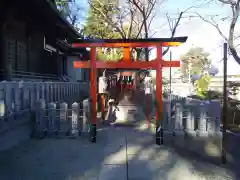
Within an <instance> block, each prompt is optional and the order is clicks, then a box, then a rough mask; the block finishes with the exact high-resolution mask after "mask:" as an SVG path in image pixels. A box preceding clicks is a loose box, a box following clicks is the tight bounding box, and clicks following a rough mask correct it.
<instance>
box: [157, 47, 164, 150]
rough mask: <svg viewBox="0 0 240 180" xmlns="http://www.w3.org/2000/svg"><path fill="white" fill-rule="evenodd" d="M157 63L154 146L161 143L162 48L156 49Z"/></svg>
mask: <svg viewBox="0 0 240 180" xmlns="http://www.w3.org/2000/svg"><path fill="white" fill-rule="evenodd" d="M157 61H158V67H157V68H156V101H157V102H156V103H157V107H156V113H157V114H156V144H158V145H160V144H162V143H163V129H162V127H161V122H160V120H161V119H162V65H161V61H162V47H161V46H158V47H157Z"/></svg>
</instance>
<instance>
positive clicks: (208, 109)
mask: <svg viewBox="0 0 240 180" xmlns="http://www.w3.org/2000/svg"><path fill="white" fill-rule="evenodd" d="M171 99H172V100H171V101H170V100H169V99H165V100H164V101H163V120H162V121H161V124H162V127H163V137H161V138H163V142H164V143H166V144H168V143H173V144H174V145H177V146H180V147H182V148H183V149H185V150H191V151H194V152H195V153H198V154H199V155H206V156H207V157H216V156H219V157H220V156H221V151H222V150H221V149H222V132H221V130H220V126H221V103H220V100H211V101H199V100H194V99H190V98H182V97H178V96H173V97H172V98H171Z"/></svg>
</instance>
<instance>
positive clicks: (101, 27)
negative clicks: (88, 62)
mask: <svg viewBox="0 0 240 180" xmlns="http://www.w3.org/2000/svg"><path fill="white" fill-rule="evenodd" d="M90 4H91V5H92V6H90V8H89V11H88V17H87V20H86V24H85V26H84V29H83V32H84V35H85V36H86V37H89V38H96V39H113V38H120V35H119V34H118V33H117V32H115V31H114V29H113V27H112V26H111V25H109V23H107V22H106V21H105V18H104V17H103V16H102V14H101V13H99V10H97V9H101V11H102V12H104V15H105V16H107V17H108V20H109V22H113V19H114V18H115V16H116V13H117V11H116V9H117V1H113V0H102V1H101V2H99V1H98V0H91V3H90ZM121 52H122V50H119V49H117V50H116V49H115V50H114V49H111V50H110V49H107V48H98V49H97V56H98V60H118V59H120V58H121V56H122V55H121Z"/></svg>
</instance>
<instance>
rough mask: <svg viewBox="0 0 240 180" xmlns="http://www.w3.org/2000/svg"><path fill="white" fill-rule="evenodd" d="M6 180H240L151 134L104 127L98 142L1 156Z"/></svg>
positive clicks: (54, 144) (53, 143)
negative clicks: (215, 179)
mask: <svg viewBox="0 0 240 180" xmlns="http://www.w3.org/2000/svg"><path fill="white" fill-rule="evenodd" d="M0 162H1V164H0V179H1V180H19V179H24V180H33V179H34V180H50V179H51V180H55V179H56V180H70V179H72V180H73V179H74V180H75V179H76V180H97V179H98V180H178V179H179V180H188V179H189V180H190V179H191V180H195V179H207V178H209V179H214V178H215V177H217V178H218V179H238V178H237V177H236V175H237V174H236V172H235V169H232V167H230V166H224V167H223V166H220V165H217V164H214V163H211V162H209V161H208V160H206V159H204V158H200V157H196V156H195V155H194V154H190V153H188V152H186V151H185V150H184V149H180V148H177V147H174V146H172V145H171V144H170V143H166V144H165V145H161V146H157V145H155V138H154V136H153V134H152V133H151V132H149V131H148V130H140V129H139V128H137V129H135V128H132V127H131V128H130V127H116V128H114V127H109V126H106V127H103V128H102V129H99V131H98V141H97V143H96V144H91V143H90V142H89V141H88V139H86V138H81V139H43V140H30V141H28V142H26V143H24V144H21V145H19V146H17V147H14V148H13V149H11V150H8V151H5V152H1V153H0Z"/></svg>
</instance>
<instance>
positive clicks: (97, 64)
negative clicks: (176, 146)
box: [72, 37, 187, 144]
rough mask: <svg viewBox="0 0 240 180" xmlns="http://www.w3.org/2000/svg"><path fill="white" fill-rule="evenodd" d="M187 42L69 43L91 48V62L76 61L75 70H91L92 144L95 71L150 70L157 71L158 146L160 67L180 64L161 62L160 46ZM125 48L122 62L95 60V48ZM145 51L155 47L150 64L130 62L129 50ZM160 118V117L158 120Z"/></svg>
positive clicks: (160, 100) (94, 115)
mask: <svg viewBox="0 0 240 180" xmlns="http://www.w3.org/2000/svg"><path fill="white" fill-rule="evenodd" d="M186 41H187V37H174V38H150V39H101V40H96V39H85V40H77V41H76V42H75V43H73V44H72V47H73V48H82V47H88V48H90V61H83V60H82V61H79V60H78V61H75V62H74V63H73V66H74V68H90V69H91V73H90V97H91V100H92V101H91V102H92V103H91V123H92V129H91V133H92V142H96V130H97V129H96V120H97V111H96V102H97V95H96V92H97V87H96V84H97V82H96V75H97V73H96V70H97V69H146V68H147V69H152V70H156V100H157V103H158V104H159V107H158V108H159V112H160V115H158V114H157V117H156V144H160V132H159V127H160V119H162V116H163V113H162V109H163V108H162V68H163V67H179V66H180V61H164V60H163V59H162V47H167V46H169V47H171V46H179V45H180V44H181V43H184V42H186ZM97 47H109V48H124V57H123V61H121V62H102V61H96V48H97ZM137 47H141V48H146V47H156V49H157V58H156V59H155V60H153V61H148V62H146V61H145V62H143V61H134V62H133V61H131V60H130V48H137ZM159 116H160V117H159Z"/></svg>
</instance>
